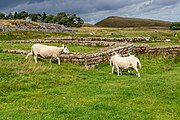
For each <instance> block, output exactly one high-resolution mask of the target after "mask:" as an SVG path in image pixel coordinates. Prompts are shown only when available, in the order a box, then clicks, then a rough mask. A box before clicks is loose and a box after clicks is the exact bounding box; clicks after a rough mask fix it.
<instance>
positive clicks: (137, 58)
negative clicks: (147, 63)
mask: <svg viewBox="0 0 180 120" xmlns="http://www.w3.org/2000/svg"><path fill="white" fill-rule="evenodd" d="M137 63H138V64H139V68H140V69H141V68H142V66H141V62H140V61H139V59H138V58H137Z"/></svg>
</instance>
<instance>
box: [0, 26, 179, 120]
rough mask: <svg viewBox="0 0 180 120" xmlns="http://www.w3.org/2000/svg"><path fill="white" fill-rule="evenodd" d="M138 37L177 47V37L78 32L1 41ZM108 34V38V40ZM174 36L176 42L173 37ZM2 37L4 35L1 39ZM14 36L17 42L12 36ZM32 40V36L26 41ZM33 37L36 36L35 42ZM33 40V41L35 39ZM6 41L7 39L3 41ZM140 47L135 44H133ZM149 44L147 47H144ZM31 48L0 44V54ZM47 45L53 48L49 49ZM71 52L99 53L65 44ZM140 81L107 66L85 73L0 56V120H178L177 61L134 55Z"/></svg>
mask: <svg viewBox="0 0 180 120" xmlns="http://www.w3.org/2000/svg"><path fill="white" fill-rule="evenodd" d="M93 30H95V33H96V35H95V37H120V36H121V37H128V36H129V37H137V36H146V35H150V36H152V37H153V36H154V39H155V38H156V37H157V39H172V40H173V41H174V43H150V44H152V46H159V45H161V46H166V45H167V46H168V45H178V44H179V43H178V42H176V41H177V40H179V34H180V32H178V31H168V30H158V34H157V35H156V31H154V30H146V29H145V30H140V29H138V30H136V29H126V28H125V29H113V28H112V29H107V28H80V29H78V32H77V33H76V34H74V35H71V34H68V33H54V34H49V36H47V34H46V33H43V34H42V33H38V32H37V33H34V32H30V33H28V32H24V33H23V32H18V31H15V32H10V33H11V35H13V36H9V35H8V34H7V33H9V32H5V33H2V32H0V34H1V35H2V34H3V35H4V36H3V37H1V40H13V39H18V40H19V39H20V36H21V34H27V36H26V35H24V37H23V38H21V39H35V38H46V37H92V36H91V35H90V34H89V32H92V31H93ZM112 33H113V34H112ZM174 33H177V34H178V36H174ZM5 34H6V35H5ZM14 34H16V36H14ZM30 34H33V35H30ZM36 34H38V35H37V36H36ZM34 36H35V37H34ZM8 37H9V38H8ZM136 44H140V43H136ZM148 44H149V43H148ZM31 45H32V44H11V43H0V49H24V50H29V49H30V46H31ZM50 45H58V46H60V45H61V44H55V43H53V44H52V43H51V44H50ZM68 47H69V49H70V50H71V51H73V52H83V53H85V52H90V51H94V50H98V49H99V48H100V47H99V46H98V47H87V46H86V47H85V46H78V45H71V44H68ZM137 57H138V58H139V59H140V61H141V64H142V69H141V70H140V73H141V77H140V78H138V77H136V76H135V72H134V71H131V73H130V74H129V73H127V71H123V75H122V76H117V75H116V74H110V73H111V67H110V66H109V63H108V62H106V63H102V64H100V65H98V66H96V67H95V68H91V69H88V70H87V69H86V68H85V67H84V66H83V65H79V64H72V63H65V62H61V65H60V66H59V65H57V63H56V61H54V62H53V63H49V62H48V60H46V59H40V60H39V63H38V64H36V63H35V62H34V61H33V58H32V57H31V58H30V59H29V60H25V55H20V54H18V55H15V54H9V53H3V52H2V51H1V50H0V70H1V71H0V119H2V120H6V119H12V120H32V119H33V120H39V119H43V120H49V119H52V120H56V119H57V120H120V119H127V120H132V119H133V120H134V119H135V120H152V119H153V120H178V119H180V75H179V71H180V56H176V57H173V56H160V55H138V56H137Z"/></svg>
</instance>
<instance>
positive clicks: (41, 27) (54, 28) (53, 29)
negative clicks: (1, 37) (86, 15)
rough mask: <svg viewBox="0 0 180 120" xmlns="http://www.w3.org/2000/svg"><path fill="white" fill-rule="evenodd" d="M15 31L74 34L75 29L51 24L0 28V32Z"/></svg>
mask: <svg viewBox="0 0 180 120" xmlns="http://www.w3.org/2000/svg"><path fill="white" fill-rule="evenodd" d="M15 30H30V31H41V32H50V33H54V32H69V33H72V34H73V33H75V32H76V31H77V28H70V27H65V26H63V25H58V24H52V23H39V25H36V26H33V25H23V24H17V25H15V26H0V31H3V32H6V31H15Z"/></svg>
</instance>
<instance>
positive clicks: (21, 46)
mask: <svg viewBox="0 0 180 120" xmlns="http://www.w3.org/2000/svg"><path fill="white" fill-rule="evenodd" d="M33 44H34V43H0V48H1V49H9V50H31V46H32V45H33ZM43 44H46V45H53V46H62V44H61V43H43ZM65 45H66V46H67V47H68V49H69V50H70V52H79V53H87V52H92V51H97V50H99V49H100V48H103V47H102V46H91V47H88V46H79V45H73V44H65Z"/></svg>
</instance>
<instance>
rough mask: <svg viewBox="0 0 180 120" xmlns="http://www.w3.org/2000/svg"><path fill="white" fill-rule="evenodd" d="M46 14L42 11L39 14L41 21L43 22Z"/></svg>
mask: <svg viewBox="0 0 180 120" xmlns="http://www.w3.org/2000/svg"><path fill="white" fill-rule="evenodd" d="M46 17H47V15H46V13H45V12H43V13H42V15H41V22H44V20H45V19H46Z"/></svg>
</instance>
